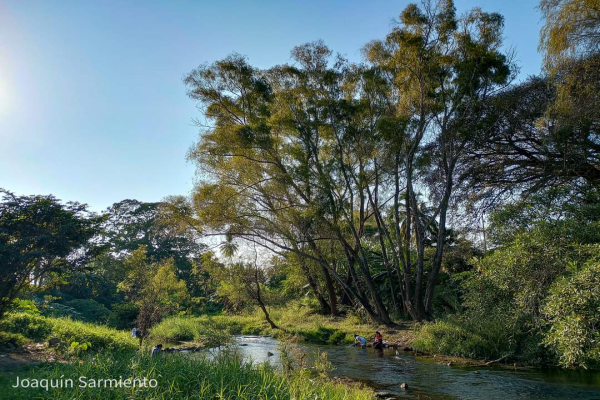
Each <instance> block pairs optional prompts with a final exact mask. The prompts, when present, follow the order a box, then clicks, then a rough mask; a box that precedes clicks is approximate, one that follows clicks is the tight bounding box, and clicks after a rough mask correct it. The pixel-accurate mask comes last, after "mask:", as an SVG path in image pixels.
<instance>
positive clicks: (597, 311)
mask: <svg viewBox="0 0 600 400" xmlns="http://www.w3.org/2000/svg"><path fill="white" fill-rule="evenodd" d="M543 312H544V314H545V315H546V316H547V318H548V319H549V323H550V330H549V331H548V333H547V334H546V337H545V339H544V343H546V344H547V345H548V346H549V347H550V348H551V349H552V350H553V351H554V352H555V353H556V354H557V356H558V357H559V359H560V364H561V365H563V366H565V367H568V368H572V367H583V368H588V367H598V366H600V261H597V260H591V261H589V262H588V263H586V264H585V265H584V267H583V268H582V269H581V270H580V271H578V272H576V273H574V274H573V275H571V276H570V277H566V278H563V279H560V280H559V281H558V282H556V283H555V284H554V285H553V287H552V288H551V290H550V296H548V299H547V301H546V305H545V307H544V309H543Z"/></svg>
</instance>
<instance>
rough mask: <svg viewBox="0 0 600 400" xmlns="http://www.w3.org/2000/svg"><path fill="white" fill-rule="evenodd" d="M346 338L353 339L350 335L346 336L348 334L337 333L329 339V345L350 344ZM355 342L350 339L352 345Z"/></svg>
mask: <svg viewBox="0 0 600 400" xmlns="http://www.w3.org/2000/svg"><path fill="white" fill-rule="evenodd" d="M346 336H349V337H351V336H350V335H346V333H345V332H343V331H335V332H334V333H333V334H332V335H331V336H329V339H327V343H329V344H344V343H348V338H347V337H346ZM353 341H354V340H353V339H350V343H352V342H353Z"/></svg>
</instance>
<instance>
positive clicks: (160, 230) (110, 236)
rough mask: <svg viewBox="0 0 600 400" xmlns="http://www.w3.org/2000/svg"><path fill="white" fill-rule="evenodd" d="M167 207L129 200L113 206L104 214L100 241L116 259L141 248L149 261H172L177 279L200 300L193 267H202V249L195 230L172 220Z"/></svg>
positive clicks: (200, 292) (203, 247) (200, 293)
mask: <svg viewBox="0 0 600 400" xmlns="http://www.w3.org/2000/svg"><path fill="white" fill-rule="evenodd" d="M167 204H170V203H166V202H163V203H145V202H141V201H138V200H129V199H128V200H123V201H120V202H118V203H115V204H113V205H112V206H111V207H110V208H109V209H108V210H107V211H106V214H107V220H106V222H105V223H104V225H103V228H104V238H103V240H105V241H106V242H107V244H108V246H109V247H110V251H111V254H113V255H114V256H115V257H116V258H117V259H122V258H124V257H127V256H129V255H130V254H132V253H133V252H134V251H135V250H136V249H138V248H139V247H140V246H145V248H146V256H147V258H148V261H150V260H152V261H162V260H167V259H172V260H173V262H174V263H175V266H176V272H177V276H178V277H179V278H181V279H183V280H184V281H185V282H186V284H187V285H188V290H189V291H190V293H191V294H192V295H193V296H201V295H202V290H201V288H200V287H198V286H197V285H196V282H197V278H198V277H197V276H196V268H195V266H194V265H195V264H199V263H201V257H200V256H201V254H202V252H203V251H204V249H205V246H204V245H203V244H201V243H200V242H199V241H198V237H197V233H196V232H195V230H193V229H190V228H189V226H186V225H183V224H180V223H178V221H176V220H174V219H173V218H172V216H171V210H170V208H169V207H168V205H167Z"/></svg>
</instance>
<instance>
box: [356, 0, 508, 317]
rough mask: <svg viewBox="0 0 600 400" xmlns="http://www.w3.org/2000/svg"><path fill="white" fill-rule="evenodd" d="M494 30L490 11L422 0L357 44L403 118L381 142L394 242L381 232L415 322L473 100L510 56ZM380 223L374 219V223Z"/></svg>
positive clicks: (441, 237) (427, 303)
mask: <svg viewBox="0 0 600 400" xmlns="http://www.w3.org/2000/svg"><path fill="white" fill-rule="evenodd" d="M502 28H503V18H502V17H501V16H500V15H498V14H494V13H492V14H488V13H484V12H482V11H481V10H480V9H473V10H472V11H470V12H468V13H467V14H466V15H464V16H463V17H461V18H457V17H456V15H455V8H454V4H453V2H452V1H450V0H448V1H438V2H433V1H426V2H424V3H423V8H422V9H421V8H419V7H418V6H417V5H414V4H411V5H409V6H408V7H407V8H406V9H405V10H404V12H403V13H402V15H401V17H400V24H399V26H398V27H396V28H395V29H394V30H393V31H392V32H391V33H390V34H389V35H388V36H387V37H386V39H385V40H384V41H375V42H372V43H370V44H369V45H367V47H366V48H365V53H366V56H367V59H368V60H369V62H370V63H371V64H372V65H373V66H374V68H376V69H377V71H378V73H379V74H380V75H381V76H383V77H385V78H386V79H387V80H388V82H389V83H388V85H389V88H388V93H389V95H388V97H390V98H392V99H393V100H394V104H395V110H394V111H395V112H394V114H393V115H392V116H393V117H396V118H401V119H402V120H405V121H406V125H399V127H400V128H401V129H398V130H397V133H396V135H395V136H399V137H402V140H401V142H400V143H401V145H400V146H398V145H396V146H394V145H393V144H392V145H390V146H389V148H390V149H393V150H394V151H395V152H396V153H395V155H394V156H393V157H392V159H393V160H394V161H395V165H394V168H393V172H392V173H393V176H394V180H395V184H394V188H393V198H394V206H393V208H392V213H393V215H394V229H395V242H393V241H392V240H391V239H392V236H391V233H390V234H389V235H388V237H389V239H390V244H392V246H390V250H392V251H394V252H395V253H396V254H395V257H396V258H397V259H398V260H400V263H401V265H402V270H403V281H404V285H403V288H402V291H403V293H402V296H403V299H404V305H405V307H406V310H407V311H408V313H409V314H410V315H411V316H412V317H413V318H414V319H416V320H421V319H424V318H427V319H429V318H432V314H431V313H432V300H433V294H434V289H435V286H436V283H437V276H438V274H439V270H440V267H441V264H442V257H443V252H444V245H445V240H446V229H447V228H446V224H447V212H448V208H449V205H450V201H451V199H452V195H453V191H454V189H455V187H456V186H457V184H458V183H459V182H457V178H458V174H457V170H458V168H459V166H460V165H461V163H462V162H463V159H464V156H465V148H466V147H467V145H468V144H469V143H470V141H471V140H472V132H473V127H474V126H477V124H478V123H479V116H480V108H481V104H482V102H483V101H484V99H485V98H487V97H488V96H490V95H491V94H493V93H494V92H495V91H497V90H499V89H501V88H502V87H504V86H505V85H507V83H508V82H509V80H510V78H511V72H513V71H512V69H511V64H510V59H509V58H508V57H507V55H505V54H503V53H502V51H501V45H502V42H501V37H502ZM390 136H391V137H392V142H396V143H398V140H397V139H396V138H395V137H394V135H390ZM419 188H421V189H422V190H425V188H426V190H427V191H428V192H429V195H428V199H427V203H428V205H429V207H431V208H432V209H433V213H432V215H431V217H429V216H427V215H425V214H424V213H423V208H422V207H420V205H419V202H418V201H417V193H418V190H419ZM401 196H403V197H404V199H403V200H404V202H403V203H402V202H401ZM401 206H403V207H404V210H403V211H404V214H405V215H406V219H405V221H404V224H403V225H404V232H400V230H399V229H400V226H401V222H402V221H401V220H400V215H401V214H400V212H401V210H400V207H401ZM383 221H385V219H384V218H379V219H378V223H379V224H382V222H383ZM436 221H437V222H436ZM434 222H436V224H437V228H436V229H437V237H436V240H435V249H436V250H435V256H434V259H433V261H432V264H431V268H430V270H429V271H426V266H425V246H426V241H425V234H426V231H427V229H428V226H429V225H431V224H432V223H434ZM383 231H384V232H385V231H387V232H391V229H389V228H387V227H386V228H384V229H383ZM413 236H414V239H415V242H416V246H415V248H414V250H415V253H416V254H415V255H416V260H414V259H413V254H412V253H413V248H412V247H411V243H412V238H413ZM413 267H416V268H415V269H416V271H414V270H413ZM413 271H414V273H413ZM426 272H428V277H427V279H426V282H425V274H426Z"/></svg>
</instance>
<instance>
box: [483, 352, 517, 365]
mask: <svg viewBox="0 0 600 400" xmlns="http://www.w3.org/2000/svg"><path fill="white" fill-rule="evenodd" d="M510 356H511V354H505V355H503V356H502V357H500V358H499V359H497V360H492V361H488V362H486V363H485V365H492V364H496V363H499V362H502V361H504V360H506V359H507V358H508V357H510Z"/></svg>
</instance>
